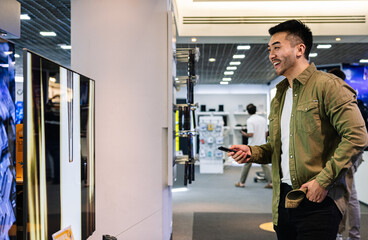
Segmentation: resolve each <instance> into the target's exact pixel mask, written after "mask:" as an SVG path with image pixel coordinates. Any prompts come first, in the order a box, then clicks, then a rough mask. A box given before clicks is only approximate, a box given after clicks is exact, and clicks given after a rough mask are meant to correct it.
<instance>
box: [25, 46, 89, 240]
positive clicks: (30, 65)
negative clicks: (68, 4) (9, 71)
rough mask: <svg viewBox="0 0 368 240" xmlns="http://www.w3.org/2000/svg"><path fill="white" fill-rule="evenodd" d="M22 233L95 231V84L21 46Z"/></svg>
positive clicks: (80, 235)
mask: <svg viewBox="0 0 368 240" xmlns="http://www.w3.org/2000/svg"><path fill="white" fill-rule="evenodd" d="M23 57H24V64H23V67H24V71H23V73H24V87H23V89H24V94H25V95H24V145H25V151H24V153H25V154H24V161H23V162H24V181H23V183H24V185H23V188H24V191H23V192H24V194H23V199H24V206H25V209H23V228H22V229H24V231H23V234H24V235H23V236H24V237H23V239H31V240H33V239H52V234H54V233H55V232H57V231H59V230H60V229H62V228H64V227H65V226H69V225H70V226H71V227H72V229H73V235H74V237H75V238H76V239H82V240H84V239H87V238H88V237H89V236H90V235H91V234H92V233H93V232H94V231H95V140H94V139H95V137H94V136H95V133H94V131H95V128H94V121H95V120H94V113H95V100H94V96H95V84H94V81H93V80H91V79H89V78H87V77H85V76H83V75H80V74H78V73H76V72H73V71H71V70H69V69H67V68H65V67H63V66H60V65H59V64H57V63H54V62H52V61H50V60H48V59H46V58H43V57H41V56H39V55H37V54H35V53H32V52H30V51H27V50H25V51H24V53H23Z"/></svg>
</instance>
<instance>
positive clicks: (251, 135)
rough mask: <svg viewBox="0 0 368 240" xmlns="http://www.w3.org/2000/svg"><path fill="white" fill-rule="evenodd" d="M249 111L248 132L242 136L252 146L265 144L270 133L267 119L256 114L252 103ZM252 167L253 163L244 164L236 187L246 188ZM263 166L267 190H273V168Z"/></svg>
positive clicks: (243, 132)
mask: <svg viewBox="0 0 368 240" xmlns="http://www.w3.org/2000/svg"><path fill="white" fill-rule="evenodd" d="M247 111H248V113H249V115H250V117H249V118H248V120H247V132H245V131H243V130H242V135H243V136H245V137H247V138H248V144H249V145H251V146H255V145H262V144H265V143H266V135H267V131H268V130H267V121H266V119H265V118H264V117H261V116H259V115H257V114H256V112H257V107H256V106H255V105H253V104H252V103H251V104H248V106H247ZM251 166H252V163H245V164H244V166H243V168H242V172H241V175H240V181H239V182H237V183H235V187H242V188H243V187H245V181H246V180H247V177H248V173H249V169H250V168H251ZM261 166H262V170H263V173H264V175H265V179H266V180H267V182H268V183H267V185H266V186H265V188H272V176H271V168H270V166H269V165H268V164H262V165H261Z"/></svg>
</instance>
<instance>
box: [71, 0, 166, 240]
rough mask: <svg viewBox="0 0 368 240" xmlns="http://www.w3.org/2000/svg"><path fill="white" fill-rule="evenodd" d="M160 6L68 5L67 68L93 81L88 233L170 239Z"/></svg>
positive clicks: (156, 0)
mask: <svg viewBox="0 0 368 240" xmlns="http://www.w3.org/2000/svg"><path fill="white" fill-rule="evenodd" d="M167 5H168V4H167V0H134V1H131V0H105V1H101V0H73V1H72V5H71V36H72V37H71V38H72V40H71V44H72V59H71V68H72V69H73V70H76V71H77V72H79V73H81V74H83V75H86V76H88V77H90V78H93V79H94V80H95V81H96V84H95V90H96V95H95V97H96V99H95V102H96V104H95V106H96V118H95V124H96V131H95V133H96V135H95V137H96V141H95V144H96V148H95V149H96V158H95V159H96V231H95V233H94V234H93V235H92V237H91V238H90V239H99V240H100V239H102V235H103V234H109V235H113V236H116V235H118V234H120V235H118V237H117V238H118V239H135V240H140V239H142V240H145V239H150V240H155V239H157V240H162V239H165V240H166V239H169V236H170V233H171V227H170V223H171V220H172V217H171V204H172V203H171V202H172V201H171V194H170V189H169V188H168V187H167V184H166V182H167V179H166V175H167V142H166V139H167V137H166V136H167V127H168V123H167V109H168V108H167V87H168V85H167V82H168V79H167V72H168V59H167V58H168V53H167V51H168V50H167V46H168V43H167V39H168V36H167V34H168V27H167Z"/></svg>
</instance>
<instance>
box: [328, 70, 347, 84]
mask: <svg viewBox="0 0 368 240" xmlns="http://www.w3.org/2000/svg"><path fill="white" fill-rule="evenodd" d="M328 73H332V74H333V75H335V76H337V77H339V78H341V79H342V80H344V81H345V78H346V75H345V73H344V72H343V71H341V70H340V69H339V68H332V69H331V70H329V71H328Z"/></svg>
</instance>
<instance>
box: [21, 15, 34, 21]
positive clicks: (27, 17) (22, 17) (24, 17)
mask: <svg viewBox="0 0 368 240" xmlns="http://www.w3.org/2000/svg"><path fill="white" fill-rule="evenodd" d="M20 20H31V17H30V16H29V15H28V14H21V15H20Z"/></svg>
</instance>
